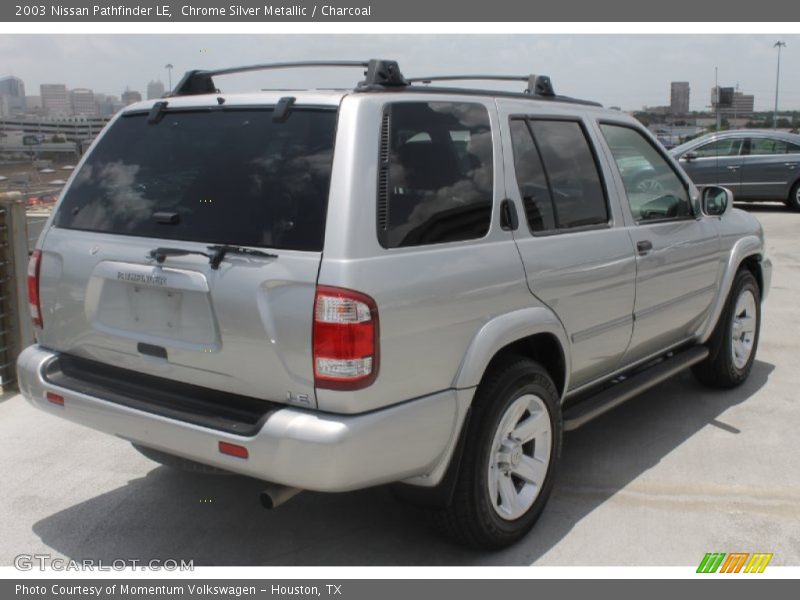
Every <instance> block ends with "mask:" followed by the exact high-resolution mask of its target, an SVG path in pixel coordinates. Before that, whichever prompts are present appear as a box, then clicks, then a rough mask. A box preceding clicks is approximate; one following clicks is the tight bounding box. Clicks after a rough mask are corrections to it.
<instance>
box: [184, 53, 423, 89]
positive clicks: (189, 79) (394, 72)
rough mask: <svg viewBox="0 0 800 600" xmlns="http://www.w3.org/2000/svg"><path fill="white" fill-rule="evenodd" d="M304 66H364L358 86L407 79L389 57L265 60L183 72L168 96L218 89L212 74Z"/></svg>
mask: <svg viewBox="0 0 800 600" xmlns="http://www.w3.org/2000/svg"><path fill="white" fill-rule="evenodd" d="M307 67H316V68H319V67H323V68H326V67H358V68H362V69H366V71H365V72H364V75H365V78H364V81H362V82H360V83H359V84H358V87H359V88H364V87H372V86H381V87H401V86H407V85H408V81H407V80H406V79H405V78H404V77H403V74H402V73H401V72H400V67H399V65H398V64H397V62H396V61H393V60H379V59H372V60H368V61H355V60H349V61H305V62H284V63H267V64H260V65H247V66H243V67H232V68H229V69H213V70H194V71H187V72H186V74H185V75H184V76H183V78H182V79H181V80H180V82H178V85H176V86H175V89H174V90H173V91H172V92H170V94H169V95H170V96H192V95H196V94H216V93H217V92H219V90H218V89H217V87H216V85H215V84H214V77H219V76H221V75H233V74H234V73H248V72H251V71H271V70H277V69H302V68H307Z"/></svg>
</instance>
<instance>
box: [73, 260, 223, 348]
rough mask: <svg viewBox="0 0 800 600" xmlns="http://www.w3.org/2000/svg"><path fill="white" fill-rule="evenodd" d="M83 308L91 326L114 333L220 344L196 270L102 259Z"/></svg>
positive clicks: (186, 344) (182, 344)
mask: <svg viewBox="0 0 800 600" xmlns="http://www.w3.org/2000/svg"><path fill="white" fill-rule="evenodd" d="M86 310H87V318H88V320H89V322H90V323H91V325H92V327H93V328H95V329H97V330H100V331H102V332H104V333H107V334H110V335H113V336H117V337H123V338H127V339H130V340H132V341H136V342H145V343H149V344H157V345H161V346H166V347H176V348H184V349H194V350H198V351H205V352H208V351H214V350H216V349H218V348H219V346H220V337H219V333H218V327H217V323H216V319H215V316H214V311H213V308H212V304H211V294H210V292H209V287H208V282H207V280H206V278H205V276H204V275H203V274H202V273H198V272H195V271H183V270H179V269H164V268H161V267H151V266H148V265H128V264H124V263H101V264H100V265H99V266H98V268H97V269H95V272H94V274H93V275H92V277H91V279H90V282H89V289H88V290H87V296H86Z"/></svg>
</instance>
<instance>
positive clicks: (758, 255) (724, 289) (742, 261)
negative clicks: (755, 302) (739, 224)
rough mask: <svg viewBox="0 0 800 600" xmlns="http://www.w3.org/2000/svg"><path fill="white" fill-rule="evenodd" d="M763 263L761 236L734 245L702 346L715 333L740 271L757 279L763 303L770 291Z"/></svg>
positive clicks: (703, 333) (702, 335) (701, 336)
mask: <svg viewBox="0 0 800 600" xmlns="http://www.w3.org/2000/svg"><path fill="white" fill-rule="evenodd" d="M763 261H764V246H763V242H762V240H761V238H760V237H759V236H756V235H748V236H746V237H743V238H741V239H740V240H738V241H737V242H736V244H734V246H733V248H732V249H731V251H730V254H729V255H728V261H727V264H726V267H725V271H724V273H723V274H722V278H721V280H720V286H719V292H718V294H717V298H716V300H715V301H714V304H713V305H712V307H711V312H710V315H709V318H708V320H707V321H706V324H705V325H704V327H703V329H702V330H701V334H700V336H699V341H700V343H701V344H705V343H706V342H707V341H708V340H709V338H710V337H711V334H712V333H713V332H714V328H715V327H716V325H717V322H718V321H719V318H720V315H721V314H722V310H723V308H724V307H725V301H726V300H727V298H728V294H729V293H730V291H731V286H732V285H733V280H734V279H735V278H736V273H738V272H739V270H740V269H743V268H744V269H747V270H748V271H750V272H751V273H752V274H753V276H754V277H755V278H756V281H757V282H758V287H759V289H760V291H761V300H762V301H763V299H764V298H765V296H766V293H767V290H768V289H769V275H768V274H767V273H765V272H764V265H763Z"/></svg>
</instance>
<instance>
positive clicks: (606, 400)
mask: <svg viewBox="0 0 800 600" xmlns="http://www.w3.org/2000/svg"><path fill="white" fill-rule="evenodd" d="M707 356H708V348H706V347H705V346H693V347H692V348H689V349H688V350H685V351H683V352H681V353H680V354H675V355H674V356H671V357H669V358H666V359H664V360H662V361H661V362H659V363H658V364H656V365H654V366H652V367H650V368H648V369H645V370H644V371H641V372H639V373H636V374H635V375H632V376H630V377H629V378H627V379H625V380H623V381H621V382H619V383H616V384H613V385H612V386H611V387H609V388H607V389H605V390H603V391H602V392H599V393H598V394H596V395H595V396H591V397H590V398H588V399H586V400H584V401H583V402H579V403H578V404H576V405H574V406H572V407H570V408H568V409H567V410H566V411H565V412H564V430H565V431H572V430H573V429H577V428H578V427H581V426H582V425H585V424H586V423H588V422H589V421H591V420H592V419H596V418H597V417H599V416H600V415H602V414H604V413H606V412H608V411H609V410H611V409H612V408H614V407H616V406H619V405H620V404H622V403H623V402H625V401H626V400H630V399H631V398H633V397H634V396H636V395H638V394H640V393H642V392H644V391H645V390H648V389H650V388H651V387H654V386H656V385H658V384H659V383H661V382H662V381H664V380H666V379H669V378H670V377H672V376H673V375H676V374H677V373H680V372H681V371H683V370H684V369H688V368H689V367H691V366H692V365H694V364H696V363H699V362H700V361H701V360H703V359H704V358H706V357H707Z"/></svg>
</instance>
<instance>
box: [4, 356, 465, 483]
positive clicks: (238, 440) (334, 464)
mask: <svg viewBox="0 0 800 600" xmlns="http://www.w3.org/2000/svg"><path fill="white" fill-rule="evenodd" d="M57 356H58V353H55V352H52V351H50V350H47V349H44V348H42V347H41V346H38V345H34V346H30V347H29V348H27V349H25V350H24V351H23V352H22V354H21V355H20V357H19V359H18V361H17V371H18V378H19V386H20V391H21V392H22V394H23V396H24V397H25V398H26V399H27V400H28V401H29V402H30V403H31V404H33V405H34V406H35V407H37V408H39V409H41V410H44V411H45V412H48V413H50V414H53V415H56V416H59V417H62V418H65V419H68V420H70V421H74V422H76V423H79V424H81V425H86V426H88V427H91V428H93V429H97V430H99V431H104V432H106V433H110V434H112V435H115V436H117V437H120V438H123V439H125V440H128V441H132V442H137V443H139V444H142V445H144V446H149V447H152V448H156V449H158V450H162V451H164V452H168V453H171V454H175V455H178V456H183V457H185V458H189V459H192V460H195V461H198V462H201V463H205V464H209V465H213V466H216V467H220V468H222V469H226V470H229V471H232V472H235V473H240V474H242V475H248V476H251V477H255V478H258V479H263V480H265V481H270V482H274V483H280V484H283V485H288V486H293V487H298V488H301V489H307V490H317V491H326V492H339V491H347V490H353V489H359V488H363V487H369V486H373V485H378V484H381V483H387V482H392V481H400V480H403V479H407V478H411V477H415V478H418V477H420V476H422V477H424V476H425V475H427V474H429V473H434V472H439V471H440V470H441V469H437V468H436V467H437V466H440V465H441V464H442V463H443V461H447V460H448V459H449V454H450V450H451V449H452V447H453V446H454V442H455V439H456V437H457V433H458V430H459V428H460V425H461V422H462V421H463V415H464V413H465V412H466V408H467V406H468V405H469V402H470V400H471V397H472V390H447V391H444V392H440V393H437V394H433V395H430V396H425V397H423V398H419V399H416V400H411V401H408V402H405V403H402V404H398V405H395V406H392V407H389V408H386V409H382V410H377V411H373V412H369V413H365V414H360V415H335V414H329V413H320V412H315V411H309V410H303V409H298V408H290V407H287V408H281V409H279V410H276V411H274V412H272V413H271V414H270V415H269V417H268V418H267V419H266V421H265V422H264V424H263V426H262V427H261V428H260V430H259V431H258V432H257V433H255V434H254V435H252V436H241V435H236V434H232V433H229V432H222V431H218V430H215V429H209V428H206V427H201V426H198V425H194V424H192V423H187V422H184V421H181V420H178V419H173V418H166V417H164V416H161V415H157V414H153V413H149V412H146V411H143V410H137V409H134V408H131V407H128V406H124V405H121V404H118V403H115V402H111V401H108V400H104V399H103V398H102V397H98V396H96V395H87V394H84V393H81V392H79V391H75V390H71V389H66V388H63V387H59V386H57V385H54V384H52V383H50V382H49V381H47V380H46V379H45V377H44V373H45V367H46V365H47V364H48V362H50V361H51V360H53V359H55V358H56V357H57ZM47 392H53V393H56V394H59V395H60V396H62V397H63V398H64V405H63V406H59V405H56V404H53V403H51V402H49V401H48V400H47V399H46V396H47ZM221 441H222V442H230V443H233V444H238V445H241V446H244V447H246V448H247V449H248V453H249V457H248V458H247V459H241V458H236V457H233V456H228V455H225V454H221V453H220V452H219V442H221ZM434 483H435V481H428V482H426V484H427V485H431V484H434Z"/></svg>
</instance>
